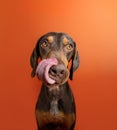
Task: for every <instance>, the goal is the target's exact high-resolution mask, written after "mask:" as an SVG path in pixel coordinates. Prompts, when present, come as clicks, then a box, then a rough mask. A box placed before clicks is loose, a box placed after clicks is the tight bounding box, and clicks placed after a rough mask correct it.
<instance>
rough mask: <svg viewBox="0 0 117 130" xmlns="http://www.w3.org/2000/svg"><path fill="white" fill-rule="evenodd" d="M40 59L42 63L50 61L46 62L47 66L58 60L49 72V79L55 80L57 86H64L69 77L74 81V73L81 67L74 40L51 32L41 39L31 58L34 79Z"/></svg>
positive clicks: (63, 34) (65, 35)
mask: <svg viewBox="0 0 117 130" xmlns="http://www.w3.org/2000/svg"><path fill="white" fill-rule="evenodd" d="M39 57H40V58H41V60H42V61H43V60H44V59H50V60H47V61H46V62H45V63H46V64H49V61H51V59H54V60H56V62H57V64H56V65H54V64H53V65H52V66H51V67H50V68H49V71H48V78H51V79H52V80H54V81H55V84H63V83H65V82H66V81H67V80H68V78H69V77H70V79H71V80H72V77H73V72H74V71H75V70H76V69H77V68H78V66H79V56H78V51H77V50H76V44H75V42H74V41H73V39H72V38H71V37H70V36H68V35H67V34H65V33H55V32H51V33H47V34H45V35H43V36H42V37H41V38H40V39H39V41H38V42H37V44H36V47H35V48H34V50H33V52H32V55H31V58H30V63H31V66H32V68H33V70H32V74H31V75H32V77H34V76H35V74H36V69H37V66H38V58H39ZM70 60H72V65H71V69H70V71H69V70H68V64H69V62H70ZM50 64H51V63H50ZM43 65H44V63H43ZM42 68H43V67H42ZM46 81H47V80H45V82H46Z"/></svg>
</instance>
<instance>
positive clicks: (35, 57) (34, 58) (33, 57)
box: [30, 41, 40, 77]
mask: <svg viewBox="0 0 117 130" xmlns="http://www.w3.org/2000/svg"><path fill="white" fill-rule="evenodd" d="M39 56H40V54H39V41H38V42H37V45H36V47H35V48H34V50H33V52H32V54H31V57H30V65H31V67H32V72H31V77H34V76H35V73H36V68H37V65H38V58H39Z"/></svg>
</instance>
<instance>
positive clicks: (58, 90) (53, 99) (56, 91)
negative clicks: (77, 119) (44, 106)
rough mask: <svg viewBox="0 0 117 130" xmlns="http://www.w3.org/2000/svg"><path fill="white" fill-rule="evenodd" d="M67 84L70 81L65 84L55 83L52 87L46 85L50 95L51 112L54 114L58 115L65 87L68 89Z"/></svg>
mask: <svg viewBox="0 0 117 130" xmlns="http://www.w3.org/2000/svg"><path fill="white" fill-rule="evenodd" d="M66 84H68V82H66V83H64V84H63V85H54V86H52V87H47V86H46V85H44V86H45V87H46V88H45V89H46V92H47V94H48V97H49V101H50V113H51V114H52V115H57V114H58V112H59V109H58V101H59V100H60V99H61V98H62V97H63V95H64V92H65V89H66V86H67V85H66Z"/></svg>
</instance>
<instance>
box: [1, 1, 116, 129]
mask: <svg viewBox="0 0 117 130" xmlns="http://www.w3.org/2000/svg"><path fill="white" fill-rule="evenodd" d="M0 6H1V7H0V130H36V129H37V128H36V121H35V114H34V110H35V104H36V100H37V97H38V94H39V90H40V84H41V82H40V81H38V79H37V78H34V79H32V78H31V77H30V72H31V67H30V65H29V58H30V54H31V52H32V50H33V48H34V46H35V44H36V41H37V39H38V38H39V37H40V36H41V35H42V34H44V33H46V32H50V31H57V32H61V31H62V32H66V33H68V34H70V35H71V36H72V37H73V38H74V40H75V41H76V42H77V47H78V50H79V54H80V67H79V70H78V71H77V72H75V74H74V80H73V81H72V82H71V81H70V84H71V88H72V90H73V93H74V96H75V101H76V107H77V124H76V128H75V130H117V1H116V0H66V1H65V0H58V1H57V0H42V1H41V0H33V1H29V0H19V1H17V0H7V1H6V0H4V1H1V2H0Z"/></svg>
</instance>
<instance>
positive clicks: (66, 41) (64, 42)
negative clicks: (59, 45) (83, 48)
mask: <svg viewBox="0 0 117 130" xmlns="http://www.w3.org/2000/svg"><path fill="white" fill-rule="evenodd" d="M68 42H69V40H68V39H67V38H66V37H64V38H63V44H64V45H66V44H67V43H68Z"/></svg>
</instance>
